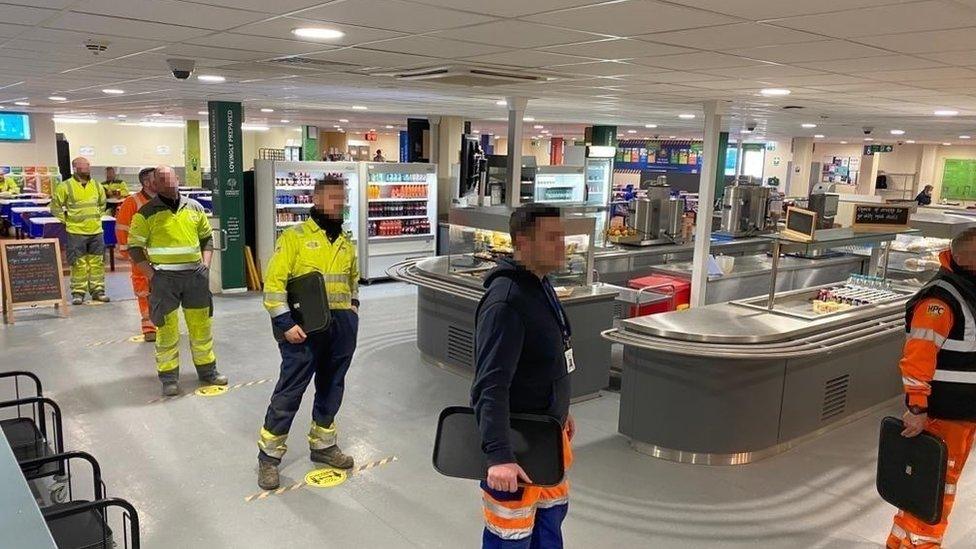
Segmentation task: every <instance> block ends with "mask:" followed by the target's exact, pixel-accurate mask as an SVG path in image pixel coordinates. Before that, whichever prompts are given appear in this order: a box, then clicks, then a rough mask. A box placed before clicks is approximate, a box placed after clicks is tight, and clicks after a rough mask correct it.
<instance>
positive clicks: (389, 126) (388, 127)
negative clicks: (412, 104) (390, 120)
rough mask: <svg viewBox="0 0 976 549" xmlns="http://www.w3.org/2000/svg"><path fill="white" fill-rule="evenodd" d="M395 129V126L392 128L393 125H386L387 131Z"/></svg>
mask: <svg viewBox="0 0 976 549" xmlns="http://www.w3.org/2000/svg"><path fill="white" fill-rule="evenodd" d="M394 127H395V126H391V125H389V124H387V125H386V129H388V130H392V129H393V128H394Z"/></svg>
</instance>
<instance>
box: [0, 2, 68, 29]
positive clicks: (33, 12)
mask: <svg viewBox="0 0 976 549" xmlns="http://www.w3.org/2000/svg"><path fill="white" fill-rule="evenodd" d="M57 14H58V11H57V10H51V9H43V8H38V7H28V6H11V5H7V4H0V21H3V22H4V23H7V24H10V25H28V26H33V25H36V24H38V23H40V22H41V21H44V20H45V19H48V18H50V17H53V16H55V15H57Z"/></svg>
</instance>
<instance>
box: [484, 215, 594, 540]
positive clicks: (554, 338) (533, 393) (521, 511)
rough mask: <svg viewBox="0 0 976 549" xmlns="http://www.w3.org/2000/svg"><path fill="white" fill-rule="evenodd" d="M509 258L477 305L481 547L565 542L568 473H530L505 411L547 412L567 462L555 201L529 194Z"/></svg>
mask: <svg viewBox="0 0 976 549" xmlns="http://www.w3.org/2000/svg"><path fill="white" fill-rule="evenodd" d="M510 233H511V236H512V245H513V247H514V248H515V259H514V260H502V261H500V262H499V265H498V268H496V269H495V270H493V271H492V272H491V273H490V274H489V275H488V277H487V278H486V279H485V288H486V290H487V291H486V292H485V295H484V297H483V298H482V300H481V303H480V304H479V305H478V312H477V320H476V323H477V328H476V351H475V353H476V373H475V380H474V383H473V385H472V387H471V401H472V405H473V406H474V410H475V415H476V417H477V420H478V426H479V429H480V431H481V449H482V451H483V452H484V453H485V456H486V457H487V458H488V465H489V468H488V479H487V481H485V482H482V483H481V488H482V491H483V498H482V499H483V502H484V517H485V530H484V534H483V537H482V546H483V547H485V548H506V549H507V548H526V549H528V548H530V547H533V548H534V547H546V548H561V547H562V546H563V540H562V532H561V530H560V529H561V525H562V522H563V519H565V518H566V513H567V511H568V508H569V483H568V482H567V481H566V480H564V481H563V482H562V483H561V484H559V485H558V486H556V487H553V488H539V487H534V486H520V485H519V483H520V481H521V482H526V483H530V482H532V481H531V479H530V478H529V477H528V475H526V473H525V471H524V470H523V469H522V468H521V467H520V466H519V465H518V464H517V463H516V462H515V454H514V452H513V450H512V443H511V440H509V436H508V433H509V421H510V419H509V418H510V414H511V413H530V414H540V415H548V416H552V417H553V418H555V419H557V420H558V421H559V422H560V423H561V424H562V425H563V426H564V440H563V443H564V444H563V447H564V449H565V451H564V456H563V458H564V462H565V467H566V469H569V466H570V463H571V462H572V453H571V450H570V440H571V438H572V436H573V434H574V431H575V425H574V423H573V419H572V417H571V416H570V415H569V397H570V387H569V374H570V372H572V371H573V368H574V364H573V360H572V340H571V330H570V326H569V321H568V319H567V317H566V312H565V311H564V310H563V308H562V305H561V304H560V303H559V298H558V297H556V292H555V291H554V290H553V287H552V284H551V283H550V282H549V279H548V278H547V276H548V275H549V274H550V273H553V272H556V271H559V270H561V269H562V268H563V266H564V264H565V257H566V252H565V244H564V238H565V229H564V226H563V220H562V217H561V215H560V211H559V209H558V208H553V207H551V206H543V205H538V204H530V205H527V206H523V207H521V208H519V209H518V210H516V211H515V212H514V213H513V214H512V218H511V223H510Z"/></svg>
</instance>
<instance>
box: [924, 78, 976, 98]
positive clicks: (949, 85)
mask: <svg viewBox="0 0 976 549" xmlns="http://www.w3.org/2000/svg"><path fill="white" fill-rule="evenodd" d="M915 84H916V85H917V86H918V87H920V88H931V89H933V90H967V91H968V90H973V89H976V75H974V76H973V77H972V78H950V79H933V80H925V81H920V82H916V83H915ZM940 95H941V94H940Z"/></svg>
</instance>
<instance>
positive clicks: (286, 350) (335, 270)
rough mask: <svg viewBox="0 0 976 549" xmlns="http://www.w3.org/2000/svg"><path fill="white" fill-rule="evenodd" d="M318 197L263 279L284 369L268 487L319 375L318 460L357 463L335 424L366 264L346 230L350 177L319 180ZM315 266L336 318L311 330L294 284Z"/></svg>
mask: <svg viewBox="0 0 976 549" xmlns="http://www.w3.org/2000/svg"><path fill="white" fill-rule="evenodd" d="M312 201H313V204H314V205H313V207H312V210H311V212H310V213H311V218H310V219H308V220H306V221H305V222H304V223H302V224H301V225H298V226H295V227H292V228H290V229H288V230H286V231H285V232H283V233H282V234H281V236H280V237H279V238H278V242H277V244H276V246H275V251H274V254H273V255H272V256H271V260H270V261H269V262H268V269H267V271H265V277H264V307H265V308H266V309H267V310H268V313H270V315H271V324H272V326H273V330H274V334H275V339H276V340H277V341H278V350H279V351H280V352H281V373H280V374H279V376H278V383H277V385H275V388H274V393H273V394H272V395H271V404H270V405H269V406H268V411H267V413H266V414H265V417H264V425H263V426H262V428H261V432H260V435H259V438H258V449H259V451H258V486H260V487H261V488H262V489H264V490H274V489H275V488H277V487H278V484H279V478H278V465H279V464H280V463H281V458H282V457H283V456H284V455H285V450H287V447H286V446H285V441H286V440H287V438H288V431H289V430H290V429H291V424H292V422H293V421H294V419H295V414H296V413H298V407H299V406H300V405H301V403H302V395H303V394H304V393H305V389H306V388H307V387H308V384H309V382H310V381H311V380H312V378H313V377H314V378H315V397H314V401H313V403H312V426H311V429H310V430H309V433H308V443H309V447H310V451H311V460H312V461H314V462H316V463H324V464H327V465H330V466H332V467H337V468H340V469H349V468H351V467H352V466H353V464H354V461H353V458H352V457H351V456H348V455H346V454H344V453H343V452H342V450H340V449H339V446H338V432H337V429H336V425H335V417H336V414H338V413H339V407H340V405H341V404H342V396H343V393H344V391H345V379H346V372H347V371H348V370H349V365H350V364H351V363H352V356H353V353H354V352H355V351H356V338H357V336H358V333H359V263H358V261H357V260H356V247H355V246H354V245H353V243H352V239H351V235H349V234H347V233H345V232H343V230H342V213H343V209H344V207H345V203H346V180H345V179H342V178H340V177H336V176H326V177H325V179H322V180H319V181H316V183H315V191H314V194H313V196H312ZM315 271H318V272H319V273H322V275H323V276H324V278H325V291H326V294H327V296H328V301H329V309H330V310H331V312H332V324H331V325H330V326H329V328H328V329H326V330H323V331H321V332H316V333H311V334H306V333H305V332H304V331H303V330H302V328H301V326H299V325H298V324H297V323H296V322H295V319H294V318H292V315H291V311H290V309H289V308H288V303H287V295H288V294H287V285H288V280H289V279H292V278H295V277H298V276H301V275H304V274H307V273H310V272H315Z"/></svg>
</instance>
